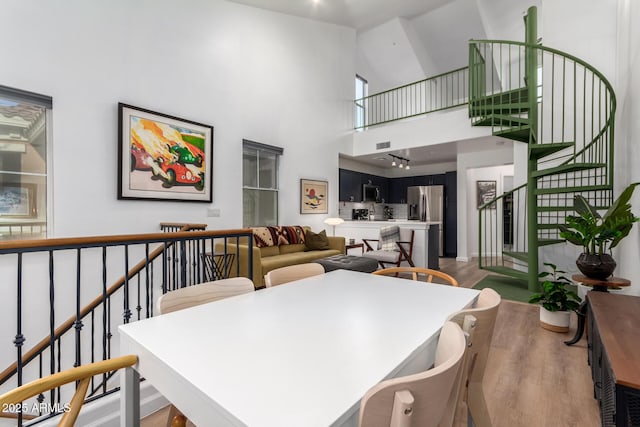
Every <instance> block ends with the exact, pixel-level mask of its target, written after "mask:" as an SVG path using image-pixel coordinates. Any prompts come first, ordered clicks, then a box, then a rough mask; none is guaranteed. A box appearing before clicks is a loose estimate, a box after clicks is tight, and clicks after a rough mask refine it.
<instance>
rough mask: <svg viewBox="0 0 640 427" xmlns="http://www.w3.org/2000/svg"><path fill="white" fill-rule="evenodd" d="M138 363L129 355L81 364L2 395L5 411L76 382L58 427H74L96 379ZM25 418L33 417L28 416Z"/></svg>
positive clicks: (0, 397) (0, 399)
mask: <svg viewBox="0 0 640 427" xmlns="http://www.w3.org/2000/svg"><path fill="white" fill-rule="evenodd" d="M137 362H138V357H137V356H135V355H128V356H120V357H115V358H113V359H107V360H101V361H100V362H94V363H90V364H87V365H81V366H77V367H75V368H71V369H67V370H65V371H62V372H57V373H55V374H52V375H49V376H46V377H43V378H40V379H38V380H35V381H31V382H30V383H27V384H24V385H22V386H20V387H18V388H15V389H13V390H11V391H8V392H6V393H4V394H3V395H1V396H0V405H1V406H2V408H5V407H7V406H16V405H19V404H21V403H22V402H24V401H25V400H27V399H29V398H31V397H34V396H38V395H43V394H44V393H45V392H47V391H49V390H55V389H59V388H60V387H62V386H64V385H65V384H71V383H76V384H75V387H76V390H75V393H74V395H73V397H72V398H71V399H70V400H67V402H69V408H68V409H67V410H65V412H64V414H63V415H62V417H61V418H60V421H59V423H58V427H71V426H74V425H75V424H76V419H77V418H78V414H79V413H80V409H82V404H83V403H84V401H85V396H86V394H87V390H88V389H89V386H90V385H91V384H92V381H93V379H94V376H96V375H101V374H105V373H107V372H113V371H117V370H119V369H122V368H128V367H130V366H133V365H135V364H136V363H137ZM59 392H60V391H58V393H59ZM25 418H30V417H29V416H25Z"/></svg>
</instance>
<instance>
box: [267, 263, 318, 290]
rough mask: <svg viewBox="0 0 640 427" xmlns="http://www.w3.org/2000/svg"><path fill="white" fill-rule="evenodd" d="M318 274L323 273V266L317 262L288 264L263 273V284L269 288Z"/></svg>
mask: <svg viewBox="0 0 640 427" xmlns="http://www.w3.org/2000/svg"><path fill="white" fill-rule="evenodd" d="M319 274H324V267H323V266H322V265H321V264H318V263H317V262H309V263H305V264H295V265H289V266H287V267H280V268H276V269H275V270H271V271H270V272H268V273H267V274H265V276H264V284H265V286H266V287H267V288H270V287H271V286H277V285H282V284H285V283H288V282H293V281H294V280H299V279H304V278H305V277H311V276H317V275H319Z"/></svg>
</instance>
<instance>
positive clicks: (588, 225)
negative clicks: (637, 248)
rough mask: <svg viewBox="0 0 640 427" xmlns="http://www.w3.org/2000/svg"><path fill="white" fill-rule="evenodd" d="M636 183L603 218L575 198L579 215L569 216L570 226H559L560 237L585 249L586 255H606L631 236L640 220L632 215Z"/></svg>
mask: <svg viewBox="0 0 640 427" xmlns="http://www.w3.org/2000/svg"><path fill="white" fill-rule="evenodd" d="M638 184H640V183H638V182H636V183H633V184H631V185H629V186H628V187H627V188H626V189H625V190H624V191H623V192H622V194H620V197H618V198H617V199H616V200H615V201H614V202H613V204H612V205H611V206H610V207H609V209H608V210H607V212H606V213H605V214H604V215H603V216H601V215H600V214H599V213H598V211H597V210H596V208H595V207H593V206H592V205H591V204H590V203H589V202H588V201H587V199H585V198H584V197H582V196H580V195H576V196H575V197H574V199H573V207H574V209H575V211H576V213H577V214H578V215H568V216H567V218H566V221H567V223H566V224H562V225H560V226H559V228H560V237H562V238H563V239H566V240H567V241H568V242H569V243H573V244H574V245H577V246H582V247H583V248H584V253H585V254H588V255H590V254H604V253H607V252H609V251H611V248H614V247H616V246H617V245H618V243H620V241H621V240H622V239H624V238H625V237H626V236H628V235H629V232H630V231H631V227H632V226H633V223H634V222H637V221H639V220H640V218H638V217H636V216H635V215H634V214H633V213H632V212H631V204H630V203H629V200H631V196H632V195H633V190H634V189H635V187H636V185H638Z"/></svg>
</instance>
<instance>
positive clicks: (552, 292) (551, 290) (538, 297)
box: [529, 262, 582, 311]
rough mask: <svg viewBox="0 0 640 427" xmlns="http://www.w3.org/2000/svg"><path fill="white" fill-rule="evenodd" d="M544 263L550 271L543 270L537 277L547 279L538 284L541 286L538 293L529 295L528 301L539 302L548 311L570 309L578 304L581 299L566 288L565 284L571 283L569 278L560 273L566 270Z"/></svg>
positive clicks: (574, 308)
mask: <svg viewBox="0 0 640 427" xmlns="http://www.w3.org/2000/svg"><path fill="white" fill-rule="evenodd" d="M544 265H546V266H547V267H549V268H550V269H551V272H548V271H543V272H541V273H540V274H538V277H540V278H545V277H547V278H548V279H547V280H545V281H543V282H542V283H541V284H540V287H541V288H542V290H541V292H540V293H537V294H533V295H531V298H529V302H530V303H532V304H540V305H542V306H543V307H544V308H546V309H547V310H549V311H570V310H571V311H572V310H576V309H577V308H578V307H579V306H580V302H581V301H582V299H581V298H580V297H579V296H578V294H576V293H575V292H574V291H572V290H569V289H567V287H566V286H567V285H573V283H572V282H571V280H569V279H567V278H566V277H565V276H562V274H564V273H566V271H562V270H558V268H557V267H556V266H555V265H554V264H551V263H547V262H545V263H544Z"/></svg>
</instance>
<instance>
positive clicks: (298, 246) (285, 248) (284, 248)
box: [279, 243, 306, 254]
mask: <svg viewBox="0 0 640 427" xmlns="http://www.w3.org/2000/svg"><path fill="white" fill-rule="evenodd" d="M305 247H306V246H305V244H304V243H295V244H293V245H280V246H279V248H280V253H281V254H290V253H293V252H304V248H305Z"/></svg>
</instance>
